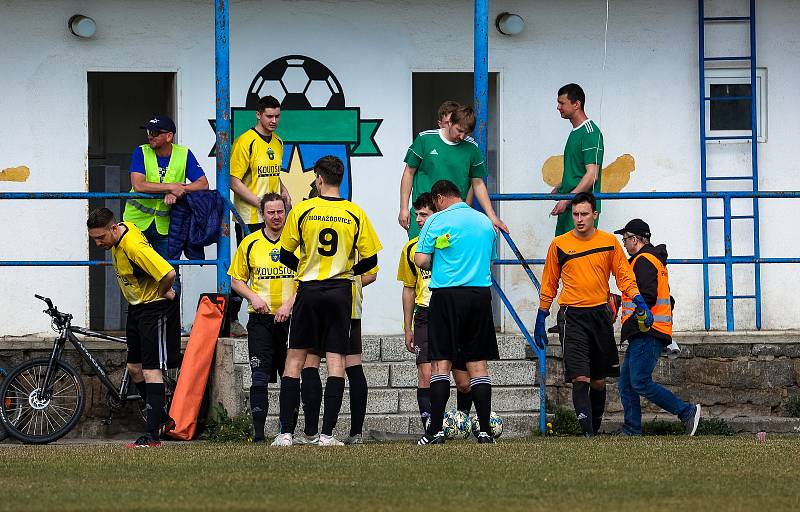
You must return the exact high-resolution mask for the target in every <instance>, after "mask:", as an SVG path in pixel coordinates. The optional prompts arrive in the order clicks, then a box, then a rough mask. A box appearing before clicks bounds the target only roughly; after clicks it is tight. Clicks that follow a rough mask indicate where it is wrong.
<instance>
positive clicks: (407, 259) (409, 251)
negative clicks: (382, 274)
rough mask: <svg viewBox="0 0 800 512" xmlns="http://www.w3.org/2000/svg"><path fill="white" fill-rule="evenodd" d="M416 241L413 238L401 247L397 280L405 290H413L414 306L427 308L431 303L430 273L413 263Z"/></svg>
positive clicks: (416, 237)
mask: <svg viewBox="0 0 800 512" xmlns="http://www.w3.org/2000/svg"><path fill="white" fill-rule="evenodd" d="M417 241H419V237H418V236H415V237H414V238H412V239H411V240H409V241H408V242H407V243H406V245H405V246H404V247H403V252H402V253H401V254H400V264H399V265H398V266H397V280H398V281H400V282H401V283H403V286H405V287H407V288H414V304H416V305H417V306H420V307H423V308H427V307H428V304H429V303H430V301H431V289H430V284H431V271H430V270H423V269H421V268H419V267H418V266H417V265H416V263H414V253H415V252H417Z"/></svg>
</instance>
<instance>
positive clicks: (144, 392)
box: [133, 381, 147, 403]
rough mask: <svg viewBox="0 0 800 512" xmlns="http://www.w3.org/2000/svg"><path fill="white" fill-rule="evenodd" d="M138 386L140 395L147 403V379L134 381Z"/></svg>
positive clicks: (137, 389)
mask: <svg viewBox="0 0 800 512" xmlns="http://www.w3.org/2000/svg"><path fill="white" fill-rule="evenodd" d="M133 384H134V385H135V386H136V391H138V392H139V396H140V397H142V401H144V402H145V403H146V402H147V383H146V382H145V381H142V382H134V383H133Z"/></svg>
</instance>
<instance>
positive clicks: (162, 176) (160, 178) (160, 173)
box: [158, 167, 167, 183]
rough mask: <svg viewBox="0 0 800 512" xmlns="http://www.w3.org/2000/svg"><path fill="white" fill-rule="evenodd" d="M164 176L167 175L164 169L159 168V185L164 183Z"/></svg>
mask: <svg viewBox="0 0 800 512" xmlns="http://www.w3.org/2000/svg"><path fill="white" fill-rule="evenodd" d="M166 175H167V169H166V167H159V168H158V181H159V182H160V183H164V176H166Z"/></svg>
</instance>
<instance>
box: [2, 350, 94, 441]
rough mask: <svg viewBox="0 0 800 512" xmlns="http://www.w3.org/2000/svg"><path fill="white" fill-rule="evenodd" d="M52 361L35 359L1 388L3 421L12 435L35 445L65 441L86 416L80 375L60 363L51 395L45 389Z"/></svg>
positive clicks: (25, 364) (54, 377)
mask: <svg viewBox="0 0 800 512" xmlns="http://www.w3.org/2000/svg"><path fill="white" fill-rule="evenodd" d="M49 364H50V359H49V358H41V359H32V360H30V361H26V362H25V363H23V364H21V365H20V366H18V367H16V368H15V369H14V370H12V371H11V373H10V374H9V375H8V377H6V380H5V382H3V385H2V387H0V418H2V420H3V424H4V425H5V427H6V430H7V431H8V433H9V434H10V435H11V436H13V437H15V438H17V439H19V440H20V441H22V442H23V443H31V444H46V443H52V442H53V441H55V440H57V439H60V438H62V437H63V436H65V435H66V434H67V433H68V432H69V431H70V430H72V429H73V428H74V427H75V425H76V424H77V423H78V420H79V419H80V418H81V414H83V405H84V400H85V396H86V394H85V390H84V386H83V379H81V376H80V374H78V372H77V371H76V370H75V369H74V368H73V367H72V366H70V365H69V364H67V363H66V362H65V361H56V362H55V363H54V364H55V368H54V369H53V376H52V378H51V382H52V384H51V386H50V391H49V393H48V392H47V390H45V389H44V386H45V382H44V380H45V377H46V375H47V367H48V365H49Z"/></svg>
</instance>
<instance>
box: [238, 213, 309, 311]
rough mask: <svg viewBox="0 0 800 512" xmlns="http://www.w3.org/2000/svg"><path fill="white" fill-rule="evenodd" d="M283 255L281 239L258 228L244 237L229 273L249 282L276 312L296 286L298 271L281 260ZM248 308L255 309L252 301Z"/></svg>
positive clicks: (254, 290)
mask: <svg viewBox="0 0 800 512" xmlns="http://www.w3.org/2000/svg"><path fill="white" fill-rule="evenodd" d="M280 255H281V244H280V239H278V240H270V239H269V238H267V236H266V234H264V230H263V229H259V230H258V231H255V232H253V233H250V234H249V235H247V236H246V237H244V240H242V243H240V244H239V247H238V248H237V249H236V254H234V256H233V261H231V266H230V268H229V269H228V275H229V276H231V277H233V278H234V279H238V280H239V281H243V282H245V283H247V285H248V287H249V288H250V289H251V290H253V292H255V293H256V295H258V296H259V297H261V299H262V300H263V301H264V302H265V303H266V304H267V306H268V307H269V311H270V314H273V315H274V314H275V311H277V310H278V308H279V307H281V306H282V305H283V304H284V303H285V302H286V301H287V300H289V298H290V297H291V296H292V294H293V293H294V292H295V290H296V289H297V283H296V282H295V279H294V278H295V273H294V272H293V271H292V270H291V269H290V268H289V267H287V266H285V265H284V264H283V263H281V262H280ZM247 311H249V312H250V313H255V312H256V311H255V310H254V309H253V306H252V304H251V305H250V306H249V307H248V308H247Z"/></svg>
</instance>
